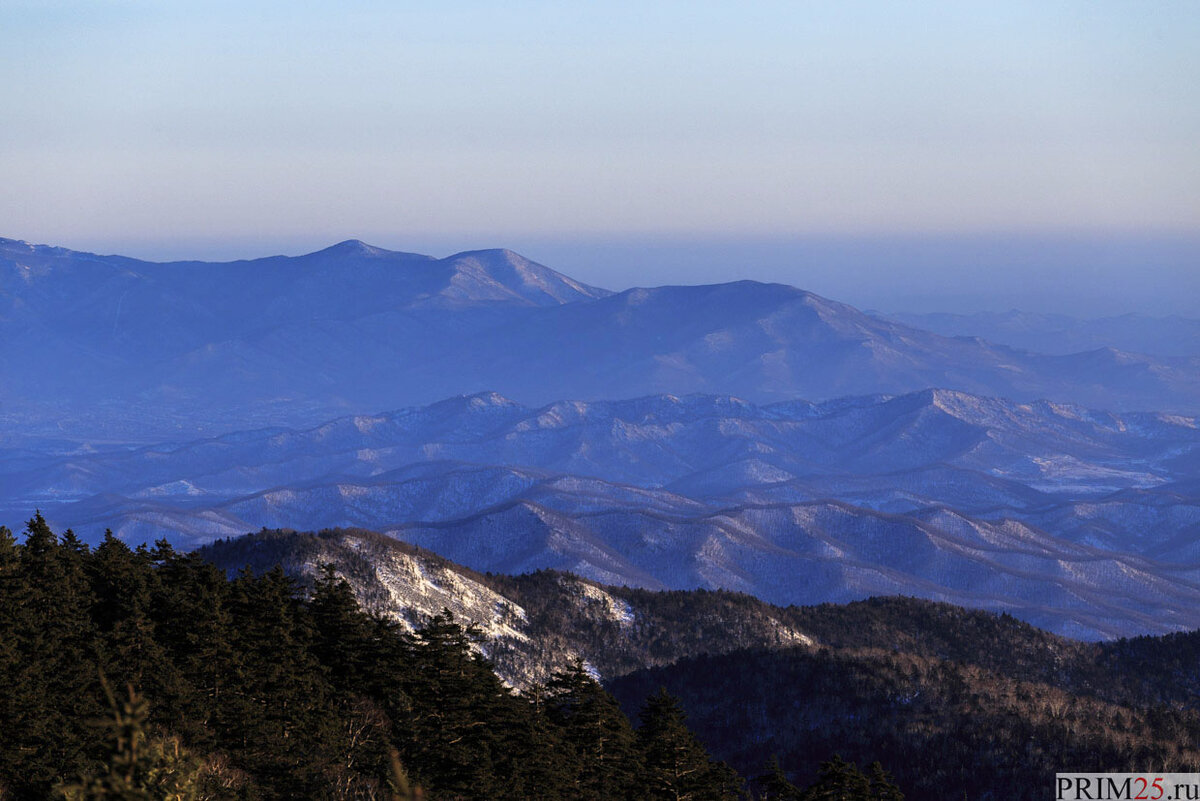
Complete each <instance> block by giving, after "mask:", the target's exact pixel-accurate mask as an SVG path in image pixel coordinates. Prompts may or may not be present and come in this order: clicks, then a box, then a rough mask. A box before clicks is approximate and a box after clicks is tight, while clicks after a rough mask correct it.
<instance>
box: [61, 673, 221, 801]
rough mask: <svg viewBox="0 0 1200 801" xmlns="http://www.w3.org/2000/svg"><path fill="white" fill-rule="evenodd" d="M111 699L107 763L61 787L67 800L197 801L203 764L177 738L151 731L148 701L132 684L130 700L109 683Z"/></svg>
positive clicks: (65, 800) (63, 796)
mask: <svg viewBox="0 0 1200 801" xmlns="http://www.w3.org/2000/svg"><path fill="white" fill-rule="evenodd" d="M104 689H105V692H106V693H107V695H108V699H109V703H110V704H111V705H112V721H111V724H110V727H111V739H112V751H111V753H110V756H109V760H108V764H107V766H106V769H104V770H102V771H101V772H100V773H99V775H95V776H92V777H87V778H84V779H82V780H80V781H79V782H76V783H74V784H69V785H64V786H62V787H60V788H59V793H60V795H61V797H62V798H63V799H64V801H195V800H196V799H198V798H199V797H200V788H201V773H202V771H203V765H202V763H201V762H200V760H198V759H196V758H194V757H192V756H191V755H190V754H189V753H188V752H187V750H186V749H184V748H183V747H182V746H181V745H180V743H179V740H178V739H174V738H170V739H162V738H156V737H151V736H150V734H149V732H148V725H147V722H148V719H149V716H150V714H149V705H148V703H147V701H146V699H145V698H143V697H142V696H141V695H140V694H138V693H137V692H135V691H134V689H133V688H132V687H129V689H128V700H125V701H121V702H119V703H118V702H117V700H116V698H115V697H114V696H113V695H112V693H111V692H109V690H108V687H107V685H105V688H104Z"/></svg>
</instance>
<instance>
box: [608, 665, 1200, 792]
mask: <svg viewBox="0 0 1200 801" xmlns="http://www.w3.org/2000/svg"><path fill="white" fill-rule="evenodd" d="M747 677H752V680H748V679H747ZM660 685H665V686H666V687H668V688H669V689H670V691H671V692H673V693H675V694H677V695H678V696H679V697H680V698H682V699H683V702H684V704H685V705H686V706H687V708H688V710H689V711H690V713H691V716H690V718H689V723H690V725H691V727H692V728H693V730H694V731H695V732H696V734H697V736H699V737H700V738H701V740H702V741H703V742H704V743H705V744H706V745H708V747H709V748H710V749H712V751H713V752H714V753H715V754H718V755H720V756H721V757H722V758H724V759H727V760H728V761H729V762H730V763H731V764H733V765H734V766H735V767H736V768H739V769H743V770H745V769H749V768H752V767H754V766H755V765H760V764H761V760H762V753H763V752H764V751H766V752H767V753H777V754H779V757H780V762H781V764H782V765H783V766H784V768H785V769H787V770H788V771H789V772H790V773H791V775H792V776H794V777H795V778H794V779H793V780H794V781H796V783H797V784H803V783H811V782H812V781H813V780H814V779H815V778H816V777H815V776H813V774H812V764H813V761H814V757H817V758H826V759H828V758H830V757H831V756H832V755H833V754H835V753H840V754H842V755H843V756H844V757H845V758H846V759H847V760H853V761H856V762H857V763H858V764H868V763H870V762H872V761H873V760H876V759H879V760H881V761H882V762H883V763H884V764H886V765H887V766H888V767H889V769H891V770H892V771H894V772H895V774H896V781H895V784H898V785H899V787H901V788H903V789H904V791H905V793H911V794H912V795H913V796H914V797H916V798H937V797H941V798H960V797H962V796H963V794H964V793H966V794H967V796H968V797H969V798H973V799H975V798H978V799H1000V798H1004V799H1006V801H1019V800H1020V799H1025V798H1029V799H1033V798H1040V797H1042V795H1044V792H1045V787H1048V786H1049V782H1050V781H1051V780H1052V778H1053V775H1054V773H1055V771H1056V770H1061V769H1062V766H1063V765H1071V766H1072V769H1074V770H1079V771H1085V772H1136V771H1140V770H1145V769H1146V767H1145V766H1147V765H1154V766H1156V767H1155V769H1156V770H1163V771H1176V772H1191V771H1193V770H1195V768H1196V766H1197V764H1200V750H1197V746H1196V743H1197V742H1200V714H1198V713H1197V712H1196V711H1195V710H1189V709H1185V708H1181V707H1174V708H1171V707H1167V706H1162V705H1146V704H1141V703H1130V704H1129V705H1118V704H1114V703H1111V702H1108V701H1104V700H1101V699H1100V698H1098V697H1096V695H1093V694H1073V693H1071V692H1068V691H1066V690H1064V689H1062V688H1059V687H1055V686H1052V685H1049V684H1045V683H1038V682H1030V681H1025V680H1021V679H1015V678H1012V677H1009V676H1006V675H1004V674H1003V673H1002V672H999V671H990V670H985V669H983V668H980V667H979V666H978V665H973V664H969V663H961V662H951V661H946V660H940V659H936V658H932V657H927V656H915V655H912V654H906V653H902V652H901V653H898V652H895V651H891V650H887V651H885V650H881V649H844V650H832V649H807V648H794V649H786V650H779V651H754V652H751V651H746V652H741V653H737V654H726V655H721V656H713V657H699V658H696V659H688V660H683V661H681V662H679V663H677V664H676V665H673V666H671V667H668V668H656V669H652V670H648V671H645V672H643V673H638V674H632V675H630V676H627V677H624V678H621V679H618V680H615V681H614V682H612V683H610V689H612V691H613V692H614V693H615V694H616V695H617V697H618V698H621V699H622V700H623V701H624V703H625V704H626V708H627V709H628V708H630V707H632V706H633V705H635V704H636V703H637V699H639V698H642V697H645V694H646V693H647V692H650V691H651V690H652V688H653V687H656V686H660ZM869 774H870V775H869V776H868V779H875V780H876V781H875V784H876V785H877V787H878V792H879V793H883V795H881V796H880V797H882V798H889V795H888V794H887V793H891V797H893V798H894V797H895V795H896V792H895V790H893V789H891V788H889V787H888V784H889V782H888V781H887V780H886V777H884V776H882V774H880V775H876V774H875V773H874V772H872V771H869Z"/></svg>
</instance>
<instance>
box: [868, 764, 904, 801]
mask: <svg viewBox="0 0 1200 801" xmlns="http://www.w3.org/2000/svg"><path fill="white" fill-rule="evenodd" d="M867 778H868V779H869V780H870V782H871V798H872V799H874V801H904V793H902V792H900V788H899V787H898V786H897V785H896V781H895V779H893V778H892V774H891V773H888V772H887V771H886V770H884V769H883V765H881V764H879V763H878V762H872V763H871V766H870V767H869V768H868V769H867Z"/></svg>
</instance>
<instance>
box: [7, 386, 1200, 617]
mask: <svg viewBox="0 0 1200 801" xmlns="http://www.w3.org/2000/svg"><path fill="white" fill-rule="evenodd" d="M1198 461H1200V426H1198V424H1197V421H1196V420H1195V419H1194V418H1189V417H1183V416H1178V415H1166V414H1153V413H1125V414H1116V413H1110V412H1103V411H1097V410H1089V409H1086V408H1083V407H1078V406H1070V405H1064V404H1056V403H1049V402H1034V403H1015V402H1012V401H1007V400H1003V399H997V398H985V397H979V396H974V395H970V394H967V393H963V392H958V391H952V390H922V391H920V392H915V393H909V394H907V395H901V396H886V395H877V396H861V397H851V398H843V399H836V400H833V401H827V402H822V403H812V402H807V401H798V400H797V401H789V402H781V403H774V404H765V405H758V404H754V403H751V402H749V401H745V400H741V399H737V398H731V397H720V396H703V395H694V396H686V397H682V398H681V397H677V396H669V395H668V396H651V397H644V398H637V399H631V400H625V401H599V402H585V401H558V402H554V403H551V404H547V405H545V406H542V407H527V406H524V405H522V404H519V403H516V402H515V401H512V400H510V399H508V398H506V397H504V396H502V395H499V394H497V393H481V394H477V395H473V396H460V397H456V398H450V399H447V400H444V401H440V402H438V403H435V404H432V405H430V406H425V407H414V408H409V409H403V410H399V411H396V412H392V413H388V414H381V415H371V416H364V415H358V416H351V417H344V418H339V419H336V420H332V421H330V422H328V423H325V424H322V425H318V426H315V427H313V428H308V429H264V430H251V431H245V432H237V433H231V434H228V435H224V436H221V437H216V438H210V439H202V440H196V441H194V442H189V443H168V444H163V445H156V446H146V447H140V448H126V449H104V450H97V451H94V452H86V451H85V452H70V453H66V454H61V455H46V456H43V457H42V458H41V459H40V460H37V459H32V458H29V457H26V458H25V459H23V460H14V462H13V464H14V467H10V468H7V472H5V473H3V474H0V475H3V478H4V482H3V483H4V485H5V486H6V487H7V488H9V489H8V495H7V497H5V498H3V499H0V513H4V514H7V515H12V516H20V515H22V514H27V513H28V512H27V510H28V509H32V508H35V507H36V508H41V509H43V511H45V512H46V514H47V515H48V517H49V518H50V519H51V520H52V521H54V522H55V523H56V524H58V525H61V526H67V525H70V526H74V527H75V528H76V529H77V530H78V531H79V532H80V533H81V535H83V536H84V537H85V538H93V539H94V538H96V537H98V536H99V534H100V532H101V531H102V530H103V529H104V528H111V529H112V530H113V531H115V532H116V533H117V535H118V536H120V537H122V538H124V539H126V540H127V541H131V542H140V541H151V540H154V539H157V538H159V537H166V538H167V539H169V540H171V541H173V542H175V543H176V544H180V545H183V546H186V547H192V546H194V545H196V544H201V543H204V542H208V541H211V540H213V539H214V538H217V537H230V536H237V535H239V534H242V533H244V532H246V531H253V530H256V529H258V528H260V527H268V528H276V527H289V528H303V527H310V528H322V527H329V528H332V527H342V526H357V527H363V528H370V529H375V530H380V531H386V532H388V533H389V534H390V535H391V536H393V537H396V538H399V539H402V540H405V541H407V542H411V543H414V544H417V545H420V546H422V547H424V548H427V549H429V550H431V551H434V552H437V553H441V554H443V555H445V556H447V557H449V558H451V559H453V560H455V561H457V562H460V563H462V564H465V565H467V566H469V567H471V568H474V569H477V570H487V571H493V572H502V573H521V572H525V571H530V570H537V569H541V568H555V569H560V570H568V571H571V572H574V573H577V574H580V575H583V576H585V577H588V578H591V579H595V580H598V581H602V582H604V583H608V584H627V585H631V586H641V587H647V588H653V589H687V588H694V587H709V588H726V589H734V590H738V591H742V592H747V593H750V594H753V595H756V596H758V597H761V598H763V599H765V600H769V601H771V602H773V603H779V604H789V603H805V604H807V603H818V602H823V601H848V600H854V599H858V598H864V597H867V596H869V595H880V594H907V595H917V596H920V597H927V598H933V599H938V600H946V601H951V602H954V603H958V604H964V605H974V606H982V607H986V608H992V609H1002V610H1007V611H1011V612H1012V613H1013V614H1016V615H1018V616H1020V617H1022V618H1023V619H1026V620H1030V621H1032V622H1035V623H1037V624H1038V625H1042V626H1044V627H1047V628H1050V629H1052V630H1054V631H1059V632H1062V633H1068V634H1072V635H1076V636H1083V637H1112V636H1120V635H1128V634H1134V633H1141V632H1152V631H1169V630H1176V629H1179V628H1187V627H1191V626H1197V625H1200V617H1196V614H1195V613H1193V611H1191V610H1194V609H1197V608H1200V603H1197V601H1200V568H1198V567H1197V563H1198V562H1200V552H1198V551H1197V544H1196V542H1197V537H1196V532H1197V531H1198V530H1200V502H1197V500H1196V495H1195V493H1194V492H1193V491H1191V490H1190V489H1189V487H1190V484H1189V483H1188V482H1190V481H1194V476H1195V475H1196V472H1197V467H1198ZM0 464H2V463H0Z"/></svg>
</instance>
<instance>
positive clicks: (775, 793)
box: [756, 755, 802, 801]
mask: <svg viewBox="0 0 1200 801" xmlns="http://www.w3.org/2000/svg"><path fill="white" fill-rule="evenodd" d="M756 781H757V783H758V785H759V786H760V787H762V790H763V795H762V801H800V799H801V797H802V794H801V790H800V788H799V787H797V786H796V785H794V784H792V783H791V782H790V781H789V780H788V777H787V774H785V773H784V772H783V768H781V767H780V766H779V757H778V756H774V755H772V756H771V760H770V762H768V763H767V772H766V773H764V774H763V775H761V776H759V777H758V779H757V780H756Z"/></svg>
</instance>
